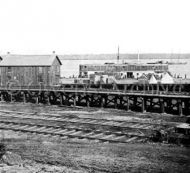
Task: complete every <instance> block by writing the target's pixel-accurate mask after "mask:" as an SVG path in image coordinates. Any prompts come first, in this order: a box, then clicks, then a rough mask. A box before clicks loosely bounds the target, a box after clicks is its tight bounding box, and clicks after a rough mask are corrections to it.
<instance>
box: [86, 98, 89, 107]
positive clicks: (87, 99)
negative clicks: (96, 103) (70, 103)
mask: <svg viewBox="0 0 190 173" xmlns="http://www.w3.org/2000/svg"><path fill="white" fill-rule="evenodd" d="M86 106H87V107H90V100H89V96H88V95H86Z"/></svg>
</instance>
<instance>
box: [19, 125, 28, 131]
mask: <svg viewBox="0 0 190 173" xmlns="http://www.w3.org/2000/svg"><path fill="white" fill-rule="evenodd" d="M28 127H29V126H28V125H25V126H21V127H19V129H21V130H25V129H27V128H28Z"/></svg>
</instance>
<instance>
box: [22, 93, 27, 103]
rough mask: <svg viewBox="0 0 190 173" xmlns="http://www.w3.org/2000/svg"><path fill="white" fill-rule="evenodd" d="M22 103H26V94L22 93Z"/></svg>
mask: <svg viewBox="0 0 190 173" xmlns="http://www.w3.org/2000/svg"><path fill="white" fill-rule="evenodd" d="M22 94H23V102H24V103H26V94H25V93H24V92H23V93H22Z"/></svg>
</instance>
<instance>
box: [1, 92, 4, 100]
mask: <svg viewBox="0 0 190 173" xmlns="http://www.w3.org/2000/svg"><path fill="white" fill-rule="evenodd" d="M1 101H4V98H3V93H1Z"/></svg>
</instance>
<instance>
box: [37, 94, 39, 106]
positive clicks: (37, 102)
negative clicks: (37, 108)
mask: <svg viewBox="0 0 190 173" xmlns="http://www.w3.org/2000/svg"><path fill="white" fill-rule="evenodd" d="M36 104H39V97H38V95H37V96H36Z"/></svg>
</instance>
